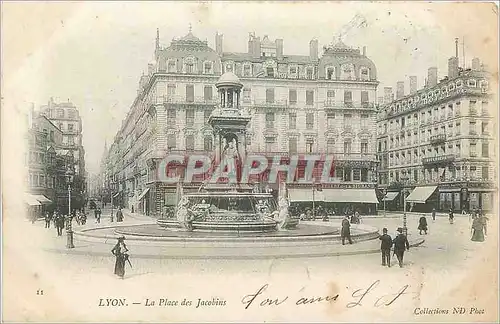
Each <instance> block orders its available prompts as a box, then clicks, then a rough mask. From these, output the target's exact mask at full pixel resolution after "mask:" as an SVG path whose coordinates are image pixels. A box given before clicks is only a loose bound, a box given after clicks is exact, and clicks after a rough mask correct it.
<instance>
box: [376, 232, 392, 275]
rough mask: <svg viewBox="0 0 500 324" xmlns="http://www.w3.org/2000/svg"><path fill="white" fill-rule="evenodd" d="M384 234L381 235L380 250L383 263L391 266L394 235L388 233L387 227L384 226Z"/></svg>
mask: <svg viewBox="0 0 500 324" xmlns="http://www.w3.org/2000/svg"><path fill="white" fill-rule="evenodd" d="M382 233H383V235H381V236H380V237H379V240H380V251H382V265H383V266H385V265H387V266H388V267H389V268H390V267H391V248H392V237H391V236H390V235H389V234H387V228H385V227H384V229H383V230H382Z"/></svg>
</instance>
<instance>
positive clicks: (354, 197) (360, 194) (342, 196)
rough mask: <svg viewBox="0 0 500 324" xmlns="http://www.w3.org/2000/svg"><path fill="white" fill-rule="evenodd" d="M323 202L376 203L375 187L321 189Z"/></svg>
mask: <svg viewBox="0 0 500 324" xmlns="http://www.w3.org/2000/svg"><path fill="white" fill-rule="evenodd" d="M323 193H324V195H325V202H338V203H340V202H342V203H344V202H347V203H367V204H378V199H377V195H376V194H375V189H323Z"/></svg>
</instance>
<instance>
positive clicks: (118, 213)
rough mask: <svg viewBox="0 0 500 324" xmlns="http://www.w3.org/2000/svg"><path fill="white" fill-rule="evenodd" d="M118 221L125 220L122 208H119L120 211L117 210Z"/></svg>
mask: <svg viewBox="0 0 500 324" xmlns="http://www.w3.org/2000/svg"><path fill="white" fill-rule="evenodd" d="M116 221H117V222H123V213H122V209H121V208H118V211H117V212H116Z"/></svg>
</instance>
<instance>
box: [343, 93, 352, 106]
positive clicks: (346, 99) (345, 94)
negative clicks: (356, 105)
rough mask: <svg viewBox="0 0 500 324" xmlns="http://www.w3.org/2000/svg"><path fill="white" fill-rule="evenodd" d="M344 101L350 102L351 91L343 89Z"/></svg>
mask: <svg viewBox="0 0 500 324" xmlns="http://www.w3.org/2000/svg"><path fill="white" fill-rule="evenodd" d="M344 103H345V104H352V91H349V90H344Z"/></svg>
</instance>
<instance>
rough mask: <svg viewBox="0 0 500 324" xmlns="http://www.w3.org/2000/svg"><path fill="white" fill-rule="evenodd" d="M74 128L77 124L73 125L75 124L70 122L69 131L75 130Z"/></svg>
mask: <svg viewBox="0 0 500 324" xmlns="http://www.w3.org/2000/svg"><path fill="white" fill-rule="evenodd" d="M74 130H75V125H73V124H71V123H69V124H68V131H69V132H73V131H74Z"/></svg>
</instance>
